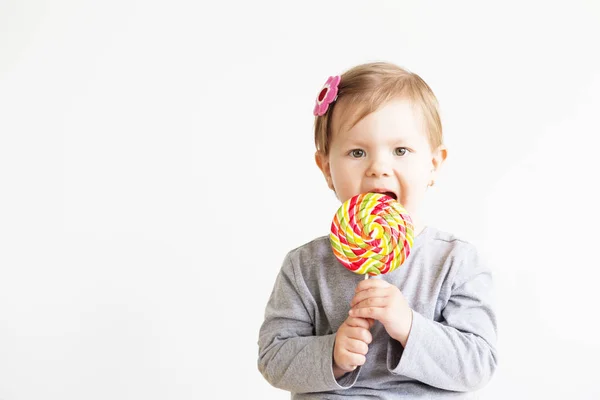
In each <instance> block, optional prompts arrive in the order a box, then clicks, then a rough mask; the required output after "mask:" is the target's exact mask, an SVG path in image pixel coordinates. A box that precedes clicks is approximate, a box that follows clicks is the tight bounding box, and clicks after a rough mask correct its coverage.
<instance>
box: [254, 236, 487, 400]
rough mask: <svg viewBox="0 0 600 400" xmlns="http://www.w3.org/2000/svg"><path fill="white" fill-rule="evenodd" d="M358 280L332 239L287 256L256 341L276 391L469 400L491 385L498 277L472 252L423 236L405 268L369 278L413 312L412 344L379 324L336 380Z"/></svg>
mask: <svg viewBox="0 0 600 400" xmlns="http://www.w3.org/2000/svg"><path fill="white" fill-rule="evenodd" d="M361 279H363V276H359V275H356V274H354V273H353V272H350V271H348V270H346V269H345V268H344V267H343V266H342V264H340V263H339V262H338V261H337V259H336V258H335V256H334V255H333V252H332V250H331V246H330V243H329V238H328V237H327V236H323V237H320V238H317V239H315V240H313V241H311V242H309V243H307V244H305V245H303V246H301V247H299V248H296V249H294V250H292V251H290V252H289V253H288V254H287V255H286V257H285V259H284V262H283V265H282V268H281V271H280V272H279V275H278V276H277V279H276V281H275V286H274V288H273V292H272V293H271V297H270V299H269V302H268V304H267V306H266V310H265V319H264V322H263V324H262V326H261V328H260V333H259V339H258V346H259V359H258V368H259V370H260V372H261V373H262V374H263V376H264V377H265V379H266V380H267V381H268V382H269V383H270V384H271V385H273V386H275V387H278V388H281V389H284V390H288V391H290V392H291V394H292V398H294V399H324V398H327V399H339V398H342V397H348V396H357V397H363V398H365V397H369V398H382V399H399V398H414V397H425V398H438V397H440V398H441V397H444V398H446V397H460V398H463V397H464V398H466V397H467V396H466V393H465V392H472V391H474V390H476V389H478V388H480V387H482V386H484V385H485V384H486V383H487V382H488V381H489V379H490V378H491V377H492V375H493V373H494V370H495V368H496V349H495V345H496V316H495V312H494V309H493V304H492V289H493V285H492V275H491V272H490V271H489V270H488V269H487V268H485V267H484V266H483V265H482V263H481V261H480V258H479V257H478V254H477V251H476V249H475V247H474V246H473V245H472V244H470V243H468V242H465V241H463V240H460V239H458V238H456V237H454V236H453V235H451V234H448V233H445V232H442V231H440V230H438V229H435V228H433V227H426V228H425V229H424V230H423V231H422V232H421V233H420V234H419V235H418V236H417V237H416V238H415V241H414V245H413V247H412V250H411V254H410V256H409V257H408V258H407V260H406V261H405V263H404V264H403V265H402V266H401V267H400V268H398V269H397V270H395V271H393V272H391V273H389V274H386V275H382V276H379V277H375V278H370V279H384V280H385V281H387V282H389V283H391V284H393V285H396V286H397V287H398V288H399V289H400V290H401V291H402V293H403V295H404V296H405V297H406V299H407V301H408V304H409V306H410V307H411V308H412V310H413V322H412V328H411V331H410V335H409V338H408V341H407V343H406V347H405V348H403V347H402V345H401V344H400V343H399V342H398V341H396V340H394V339H392V338H391V337H390V336H389V335H388V334H387V332H386V331H385V328H384V327H383V326H382V325H381V324H380V323H379V322H376V324H375V325H374V326H373V327H372V328H371V333H372V335H373V342H372V343H371V344H370V345H369V352H368V354H367V361H366V363H365V364H364V365H363V366H361V367H359V368H357V369H356V370H354V371H353V372H351V373H348V374H346V375H344V376H343V377H341V378H340V379H339V380H336V379H335V377H334V376H333V366H332V354H333V346H334V341H335V332H336V331H337V329H338V328H339V326H340V325H341V324H342V323H343V322H344V321H345V320H346V318H347V317H348V310H349V309H350V301H351V299H352V297H353V296H354V289H355V288H356V285H357V284H358V282H360V280H361Z"/></svg>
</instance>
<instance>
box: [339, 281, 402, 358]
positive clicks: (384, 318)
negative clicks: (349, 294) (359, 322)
mask: <svg viewBox="0 0 600 400" xmlns="http://www.w3.org/2000/svg"><path fill="white" fill-rule="evenodd" d="M350 307H352V309H351V310H350V316H351V317H359V318H373V319H376V320H378V321H379V322H381V323H382V324H383V326H384V328H385V330H386V331H387V333H388V334H389V335H390V336H391V337H392V338H394V339H396V340H397V341H399V342H400V343H401V344H402V346H406V341H407V340H408V334H409V333H410V328H411V326H412V310H411V309H410V307H409V306H408V303H407V302H406V299H405V298H404V295H403V294H402V292H400V289H398V288H397V287H396V286H394V285H391V284H389V283H387V282H386V281H384V280H381V279H367V280H364V281H361V282H360V283H359V284H358V285H357V286H356V293H355V295H354V298H353V299H352V301H351V302H350Z"/></svg>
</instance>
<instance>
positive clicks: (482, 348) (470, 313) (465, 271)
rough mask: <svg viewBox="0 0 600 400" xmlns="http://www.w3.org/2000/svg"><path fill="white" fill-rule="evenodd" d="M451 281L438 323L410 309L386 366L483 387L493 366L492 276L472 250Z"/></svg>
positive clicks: (452, 385)
mask: <svg viewBox="0 0 600 400" xmlns="http://www.w3.org/2000/svg"><path fill="white" fill-rule="evenodd" d="M454 282H455V284H453V286H452V290H451V295H450V298H449V300H448V302H447V304H446V306H445V308H444V309H443V311H442V321H441V322H436V321H433V320H430V319H427V318H425V317H424V316H423V315H421V314H419V313H418V312H416V311H413V322H412V328H411V331H410V334H409V337H408V341H407V342H406V348H402V345H401V344H400V343H399V342H397V341H396V340H394V339H390V341H389V343H388V354H387V364H388V369H389V370H390V372H392V373H394V374H399V375H404V376H407V377H410V378H413V379H416V380H418V381H421V382H424V383H426V384H428V385H431V386H435V387H438V388H441V389H445V390H453V391H461V392H465V391H472V390H476V389H479V388H481V387H482V386H484V385H485V384H486V383H487V382H488V381H489V380H490V379H491V377H492V375H493V373H494V371H495V369H496V364H497V355H496V348H495V345H496V336H497V328H496V315H495V313H494V310H493V304H492V303H493V293H492V289H493V285H492V275H491V272H490V271H489V270H487V269H485V268H483V267H482V265H481V262H480V259H479V257H478V255H477V252H476V251H475V250H474V249H471V251H469V252H468V254H467V255H466V257H464V261H463V265H461V266H460V269H459V272H458V273H457V276H456V278H455V279H454Z"/></svg>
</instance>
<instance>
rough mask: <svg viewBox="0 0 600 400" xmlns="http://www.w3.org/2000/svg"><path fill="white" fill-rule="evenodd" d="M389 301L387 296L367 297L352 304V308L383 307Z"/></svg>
mask: <svg viewBox="0 0 600 400" xmlns="http://www.w3.org/2000/svg"><path fill="white" fill-rule="evenodd" d="M389 301H390V299H389V298H388V297H369V298H366V299H364V300H362V301H360V302H359V303H356V304H354V305H353V306H352V308H354V309H357V308H365V307H385V306H387V305H388V304H389Z"/></svg>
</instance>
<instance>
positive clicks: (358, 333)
mask: <svg viewBox="0 0 600 400" xmlns="http://www.w3.org/2000/svg"><path fill="white" fill-rule="evenodd" d="M346 336H348V338H350V339H352V340H360V341H361V342H363V343H365V344H370V343H371V342H372V341H373V335H371V331H369V329H368V328H349V329H348V330H347V331H346Z"/></svg>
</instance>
